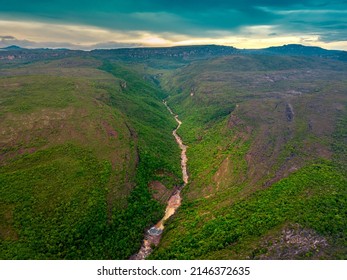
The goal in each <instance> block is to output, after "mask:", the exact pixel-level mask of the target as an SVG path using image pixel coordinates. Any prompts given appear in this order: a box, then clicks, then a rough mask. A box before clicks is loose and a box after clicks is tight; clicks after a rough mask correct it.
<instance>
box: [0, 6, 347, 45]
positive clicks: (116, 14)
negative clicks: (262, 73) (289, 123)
mask: <svg viewBox="0 0 347 280" xmlns="http://www.w3.org/2000/svg"><path fill="white" fill-rule="evenodd" d="M293 43H294V44H303V45H309V46H320V47H323V48H326V49H340V50H347V0H337V1H325V0H316V1H313V0H303V1H297V0H263V1H260V0H236V1H235V0H229V1H226V0H199V1H198V0H142V1H139V0H138V1H134V0H94V1H91V0H45V1H44V0H0V48H1V47H6V46H9V45H18V46H22V47H28V48H37V47H48V48H71V49H84V50H90V49H96V48H120V47H139V46H148V47H159V46H160V47H161V46H177V45H198V44H199V45H201V44H218V45H228V46H234V47H237V48H252V49H254V48H263V47H268V46H281V45H284V44H293Z"/></svg>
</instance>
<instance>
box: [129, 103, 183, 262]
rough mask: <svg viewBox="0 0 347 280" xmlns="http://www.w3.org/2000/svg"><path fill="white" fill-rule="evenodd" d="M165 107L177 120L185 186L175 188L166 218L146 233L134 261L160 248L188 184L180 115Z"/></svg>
mask: <svg viewBox="0 0 347 280" xmlns="http://www.w3.org/2000/svg"><path fill="white" fill-rule="evenodd" d="M163 103H164V105H165V106H166V108H167V109H168V111H169V112H170V114H171V115H172V116H173V117H174V118H175V120H176V122H177V124H178V125H177V127H176V129H174V130H173V131H172V135H173V136H174V137H175V139H176V142H177V144H178V146H179V147H180V149H181V169H182V179H183V182H184V184H183V186H181V187H179V188H175V190H174V192H173V194H172V195H171V197H170V198H169V200H168V203H167V206H166V210H165V215H164V217H163V218H162V219H161V220H160V221H159V222H158V223H157V224H155V225H154V226H153V227H151V228H150V229H149V230H147V231H146V234H145V237H144V239H143V242H142V246H141V248H140V250H139V252H138V253H137V254H135V255H133V256H132V257H131V258H130V259H132V260H144V259H146V258H147V257H148V256H149V255H150V254H151V252H152V251H153V249H152V247H153V246H158V244H159V242H160V238H161V235H162V232H163V230H164V224H165V221H166V220H167V219H169V218H170V217H171V216H172V215H173V214H174V213H175V212H176V210H177V208H178V207H180V205H181V189H182V188H183V187H184V186H185V185H186V184H188V179H189V177H188V172H187V161H188V158H187V155H186V151H187V146H186V145H184V144H183V141H182V139H181V137H180V136H179V135H178V134H177V130H178V129H179V128H180V126H181V124H182V122H181V121H180V120H179V118H178V115H176V114H174V113H173V112H172V110H171V108H170V107H169V106H168V105H167V103H166V101H163Z"/></svg>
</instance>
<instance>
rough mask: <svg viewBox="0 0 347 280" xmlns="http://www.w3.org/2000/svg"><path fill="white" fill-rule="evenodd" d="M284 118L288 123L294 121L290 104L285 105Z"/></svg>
mask: <svg viewBox="0 0 347 280" xmlns="http://www.w3.org/2000/svg"><path fill="white" fill-rule="evenodd" d="M286 117H287V121H288V122H291V121H292V120H293V119H294V110H293V106H292V105H291V104H290V103H287V104H286Z"/></svg>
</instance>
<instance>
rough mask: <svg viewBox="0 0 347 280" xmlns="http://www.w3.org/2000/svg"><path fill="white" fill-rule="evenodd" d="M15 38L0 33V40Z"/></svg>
mask: <svg viewBox="0 0 347 280" xmlns="http://www.w3.org/2000/svg"><path fill="white" fill-rule="evenodd" d="M15 39H16V38H15V37H13V36H8V35H0V40H1V41H11V40H15Z"/></svg>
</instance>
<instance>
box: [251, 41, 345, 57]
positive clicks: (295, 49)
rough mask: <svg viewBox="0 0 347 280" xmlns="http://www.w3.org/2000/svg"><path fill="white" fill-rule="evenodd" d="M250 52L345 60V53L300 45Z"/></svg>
mask: <svg viewBox="0 0 347 280" xmlns="http://www.w3.org/2000/svg"><path fill="white" fill-rule="evenodd" d="M251 52H252V53H262V54H272V55H291V56H292V55H295V56H319V57H325V58H332V59H339V60H347V52H345V51H338V50H326V49H323V48H320V47H314V46H304V45H300V44H288V45H283V46H279V47H269V48H265V49H259V50H253V51H251ZM245 53H249V51H248V50H245Z"/></svg>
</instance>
